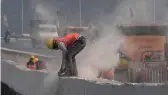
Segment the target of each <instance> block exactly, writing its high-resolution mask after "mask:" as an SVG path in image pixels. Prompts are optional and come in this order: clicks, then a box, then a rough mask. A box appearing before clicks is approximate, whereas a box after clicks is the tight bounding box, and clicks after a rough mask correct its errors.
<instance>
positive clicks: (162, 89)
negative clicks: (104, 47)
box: [2, 61, 168, 95]
mask: <svg viewBox="0 0 168 95" xmlns="http://www.w3.org/2000/svg"><path fill="white" fill-rule="evenodd" d="M49 76H50V77H49ZM54 76H55V74H51V72H47V71H31V70H29V69H27V68H25V67H24V66H20V65H16V64H15V63H14V62H13V63H12V62H6V61H2V81H3V82H4V83H6V84H8V85H9V86H11V87H12V88H14V89H15V90H16V91H19V92H21V93H22V94H24V95H25V94H26V95H167V94H168V90H167V89H168V84H135V83H134V84H133V83H120V82H117V81H110V80H105V79H104V80H100V79H95V80H86V79H80V78H66V77H65V78H58V77H56V78H51V77H54ZM50 81H52V82H50ZM46 85H47V86H46Z"/></svg>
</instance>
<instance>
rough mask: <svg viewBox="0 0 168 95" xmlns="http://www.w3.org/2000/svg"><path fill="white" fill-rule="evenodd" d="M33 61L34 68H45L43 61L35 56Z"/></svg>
mask: <svg viewBox="0 0 168 95" xmlns="http://www.w3.org/2000/svg"><path fill="white" fill-rule="evenodd" d="M35 62H36V70H42V69H47V67H46V64H45V62H43V61H42V60H39V59H38V58H35Z"/></svg>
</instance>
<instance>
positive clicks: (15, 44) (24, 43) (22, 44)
mask: <svg viewBox="0 0 168 95" xmlns="http://www.w3.org/2000/svg"><path fill="white" fill-rule="evenodd" d="M1 47H5V48H10V49H14V50H20V51H27V52H35V53H39V54H44V55H50V56H60V55H61V52H60V51H54V50H51V49H47V48H43V49H35V48H32V44H31V41H30V40H11V43H10V44H9V45H7V44H5V43H4V40H2V41H1Z"/></svg>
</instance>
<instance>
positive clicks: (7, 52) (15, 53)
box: [1, 47, 59, 63]
mask: <svg viewBox="0 0 168 95" xmlns="http://www.w3.org/2000/svg"><path fill="white" fill-rule="evenodd" d="M32 55H34V56H37V57H38V58H39V59H42V60H43V61H46V62H49V61H50V62H52V61H53V60H54V59H59V58H57V57H56V56H48V55H42V54H37V53H33V52H25V51H19V50H13V49H8V48H3V47H1V58H4V59H10V60H13V61H15V62H17V63H26V62H27V61H28V60H29V58H30V56H32Z"/></svg>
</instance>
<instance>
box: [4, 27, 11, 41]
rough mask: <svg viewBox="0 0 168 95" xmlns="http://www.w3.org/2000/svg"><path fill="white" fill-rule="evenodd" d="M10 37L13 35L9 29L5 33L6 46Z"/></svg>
mask: <svg viewBox="0 0 168 95" xmlns="http://www.w3.org/2000/svg"><path fill="white" fill-rule="evenodd" d="M10 36H11V33H10V32H9V29H7V30H6V32H5V37H4V40H5V44H9V42H10Z"/></svg>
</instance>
